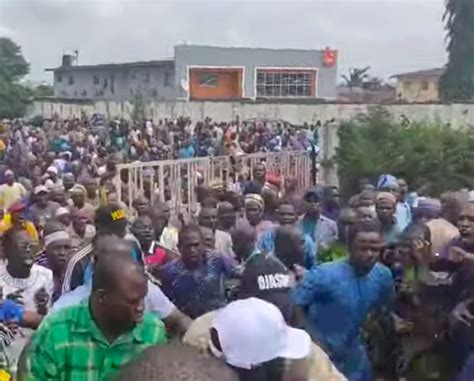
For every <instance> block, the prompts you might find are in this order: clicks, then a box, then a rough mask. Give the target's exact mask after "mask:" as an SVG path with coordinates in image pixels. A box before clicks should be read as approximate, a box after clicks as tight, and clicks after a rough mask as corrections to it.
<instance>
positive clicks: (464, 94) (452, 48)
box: [440, 0, 474, 101]
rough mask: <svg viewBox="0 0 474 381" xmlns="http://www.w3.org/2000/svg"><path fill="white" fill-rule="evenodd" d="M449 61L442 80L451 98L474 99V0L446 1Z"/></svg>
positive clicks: (443, 94) (447, 97)
mask: <svg viewBox="0 0 474 381" xmlns="http://www.w3.org/2000/svg"><path fill="white" fill-rule="evenodd" d="M444 20H445V22H446V30H447V38H448V41H449V43H448V53H449V60H448V65H447V67H446V70H445V72H444V74H443V76H442V77H441V79H440V94H441V97H442V98H443V99H444V100H447V101H472V100H474V1H472V0H446V13H445V15H444Z"/></svg>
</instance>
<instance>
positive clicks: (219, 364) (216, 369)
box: [118, 344, 239, 381]
mask: <svg viewBox="0 0 474 381" xmlns="http://www.w3.org/2000/svg"><path fill="white" fill-rule="evenodd" d="M133 379H139V380H140V381H152V380H159V381H188V380H193V381H208V380H220V381H238V379H239V378H238V377H237V375H236V374H235V373H234V372H233V371H232V369H231V368H230V367H228V366H227V365H226V364H225V362H224V361H220V360H218V359H216V358H214V357H212V356H210V355H208V354H205V353H202V351H199V350H198V349H196V348H193V347H190V346H187V345H184V344H171V345H166V346H155V347H150V348H148V349H147V350H145V351H144V352H143V353H142V354H141V355H140V356H139V357H137V358H136V359H135V360H133V361H132V362H130V363H128V364H127V365H125V366H124V367H123V368H122V369H121V371H120V374H119V377H118V381H129V380H133Z"/></svg>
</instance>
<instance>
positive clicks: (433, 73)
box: [390, 68, 444, 78]
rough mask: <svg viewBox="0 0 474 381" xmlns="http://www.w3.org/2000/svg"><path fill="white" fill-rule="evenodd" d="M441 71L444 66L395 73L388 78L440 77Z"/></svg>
mask: <svg viewBox="0 0 474 381" xmlns="http://www.w3.org/2000/svg"><path fill="white" fill-rule="evenodd" d="M443 72H444V68H437V69H429V70H418V71H412V72H409V73H401V74H395V75H392V76H391V77H390V78H415V77H440V76H441V74H443Z"/></svg>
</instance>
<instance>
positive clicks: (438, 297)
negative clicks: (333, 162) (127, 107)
mask: <svg viewBox="0 0 474 381" xmlns="http://www.w3.org/2000/svg"><path fill="white" fill-rule="evenodd" d="M313 130H314V128H312V127H308V126H304V128H302V129H295V130H293V129H291V128H289V126H288V125H286V124H285V123H282V122H278V121H275V122H259V121H251V122H240V121H239V120H236V121H232V122H230V123H215V122H213V121H212V120H210V119H205V120H204V121H202V122H198V123H192V122H191V121H190V120H188V119H184V118H180V119H178V120H174V121H169V120H162V121H158V122H157V123H153V122H152V121H151V120H148V121H146V122H144V123H143V125H140V126H138V125H135V124H130V123H127V122H126V121H123V120H117V121H111V122H109V123H105V122H104V121H103V120H102V119H101V118H97V117H95V118H93V119H92V120H83V119H81V120H80V119H74V120H65V121H60V120H51V121H44V122H43V124H42V126H41V127H33V126H32V125H29V124H25V123H17V122H15V123H13V124H11V125H10V126H8V129H7V130H5V131H4V132H5V136H6V138H5V139H3V142H4V143H5V144H4V149H3V151H2V154H3V162H4V164H3V165H2V167H1V168H0V169H1V170H0V180H1V182H2V185H0V202H1V208H0V209H1V210H2V211H3V213H4V215H3V218H2V221H1V223H0V234H1V238H2V255H3V258H4V260H3V261H2V263H1V264H0V271H1V272H3V273H2V274H1V275H2V276H3V278H0V287H1V288H2V291H3V294H4V295H3V297H4V299H5V300H8V301H9V302H8V303H4V304H3V306H2V307H1V308H0V317H1V316H3V318H2V319H0V320H2V321H1V325H0V328H1V329H0V332H3V336H2V335H0V343H2V345H3V347H2V348H3V350H4V352H11V353H10V354H11V355H12V356H11V357H15V356H17V357H16V360H18V356H19V354H20V353H19V352H21V349H22V348H25V349H24V353H23V356H25V357H26V358H27V359H28V361H26V365H25V366H24V369H20V370H19V372H20V373H19V374H21V373H22V372H24V373H25V374H28V375H29V376H31V375H33V376H34V377H36V378H37V379H42V377H45V374H46V373H47V372H50V371H51V372H53V373H55V374H61V375H60V376H59V377H60V378H62V379H69V378H68V377H79V378H81V377H82V378H86V377H91V378H94V377H96V378H94V379H104V377H105V376H109V375H111V374H114V375H116V376H117V377H118V379H123V380H125V379H130V378H132V377H142V378H143V379H144V380H148V379H150V380H151V379H157V378H156V377H157V375H160V377H161V378H160V379H163V380H181V379H183V380H185V379H186V380H196V381H199V380H201V379H202V380H205V379H206V380H207V379H222V380H234V379H235V380H238V379H240V380H245V381H247V380H259V381H278V380H283V379H285V380H286V379H289V380H315V379H317V380H339V381H343V380H351V381H352V380H353V381H358V380H370V379H371V378H370V377H371V376H369V375H370V374H372V373H375V374H376V375H377V376H380V377H382V378H385V379H395V378H407V379H416V380H424V379H425V378H423V377H425V376H426V375H423V376H421V375H420V374H419V373H417V372H419V371H420V367H419V364H418V361H421V360H420V358H425V356H426V357H428V356H434V358H436V359H439V358H441V359H442V360H443V361H441V360H440V361H435V362H434V364H433V363H431V364H430V366H429V367H428V369H429V370H428V371H426V372H427V373H430V372H431V373H433V372H439V373H440V374H441V373H442V374H443V377H445V376H444V375H445V373H443V372H445V369H444V368H443V369H441V365H440V364H441V363H442V364H443V365H444V364H447V368H448V369H449V372H448V373H446V374H449V375H450V376H453V377H454V376H455V375H457V374H461V373H462V372H465V371H466V366H468V365H469V364H470V362H473V361H474V360H473V357H471V350H472V348H473V346H471V344H474V342H471V341H470V337H472V335H471V336H469V333H470V331H469V329H470V326H471V323H472V322H473V321H474V314H472V313H471V310H470V309H469V308H470V307H471V306H472V303H474V302H473V300H474V294H473V291H474V288H473V287H472V286H471V285H472V284H474V283H473V282H472V281H473V280H474V279H473V278H472V277H474V264H473V263H474V203H473V201H474V199H473V198H472V196H473V194H472V193H470V192H469V191H468V190H459V191H456V192H448V193H444V194H442V195H438V197H437V198H435V197H432V196H430V195H424V194H422V192H418V193H417V192H414V190H412V189H410V184H407V182H406V181H405V180H404V179H403V178H402V177H398V178H397V177H395V176H392V175H388V174H387V175H381V176H380V177H379V178H378V179H376V181H369V180H367V179H362V180H361V181H360V187H359V189H357V190H354V192H352V193H353V194H350V195H344V197H341V194H340V193H339V189H338V187H336V186H320V185H315V186H312V187H311V188H309V189H305V190H300V189H299V188H298V184H300V183H301V181H299V179H298V178H293V177H287V178H281V176H276V175H275V173H271V172H270V171H268V170H267V168H266V165H265V162H264V161H262V162H260V163H257V164H256V165H254V167H253V173H252V174H251V176H250V177H249V178H247V177H240V178H239V177H236V178H234V182H233V183H231V184H229V183H228V182H225V181H222V179H212V180H211V181H210V182H209V183H206V182H205V181H204V180H203V179H201V180H200V181H199V183H198V184H195V187H194V188H193V189H195V192H196V197H197V199H198V201H199V208H198V210H196V213H195V214H190V215H189V216H186V218H184V217H183V216H179V215H177V214H176V213H175V211H174V210H173V207H172V205H170V203H169V202H168V201H169V200H168V199H166V197H165V199H163V200H157V199H153V197H151V195H149V194H148V195H147V194H140V195H139V196H138V197H136V198H135V199H134V200H130V205H128V203H127V204H124V203H123V200H121V199H120V198H119V197H118V192H117V189H115V185H116V184H115V183H114V182H113V181H112V180H116V179H117V169H116V166H117V164H118V163H123V162H127V161H132V160H140V161H150V160H165V159H168V160H171V159H178V158H190V157H198V156H210V155H222V154H230V155H233V156H234V157H235V156H238V155H239V154H244V153H252V152H262V151H263V152H276V151H280V150H306V149H308V148H311V147H312V146H313V145H314V143H315V137H314V135H313V136H310V135H311V134H312V133H313V132H314V131H313ZM298 176H310V174H298ZM276 177H277V178H276ZM10 301H11V302H10ZM379 310H380V311H379ZM379 312H380V315H379V314H378V313H379ZM373 313H374V315H373ZM7 317H8V319H7ZM387 317H388V318H387ZM158 318H159V319H158ZM325 319H328V320H325ZM367 320H368V321H369V323H370V324H368V325H365V323H366V321H367ZM12 321H13V322H14V323H15V324H16V328H15V329H20V330H21V331H22V333H21V338H22V339H25V338H26V339H28V340H30V344H29V345H27V346H25V345H26V341H27V340H24V342H21V340H19V339H18V336H20V335H18V336H16V332H17V331H15V330H13V331H12V328H11V326H12V324H11V323H12ZM161 321H163V322H164V324H163V323H162V322H161ZM387 321H390V322H391V323H390V324H391V325H390V328H386V327H387V326H386V325H384V324H386V323H387ZM91 322H93V327H94V328H91V324H92V323H91ZM68 324H71V325H70V326H69V325H68ZM380 326H382V327H384V328H382V329H379V330H378V331H377V327H380ZM64 327H66V328H64ZM374 327H375V328H374ZM33 330H36V331H35V332H33ZM91 330H93V332H92V331H91ZM360 331H363V332H364V335H363V336H361V335H360V334H359V332H360ZM84 332H89V333H90V332H92V333H91V335H92V336H94V335H95V339H97V335H99V339H100V340H98V341H99V342H100V341H101V340H102V341H103V342H104V343H107V345H108V347H110V352H107V353H106V352H104V351H103V348H104V347H99V346H97V340H96V341H94V340H95V339H92V338H91V336H90V335H89V336H87V335H84ZM381 332H382V333H381ZM76 334H77V335H76ZM80 334H82V336H81V335H80ZM183 335H184V337H182V336H183ZM167 336H173V337H178V338H179V339H182V340H181V341H183V343H184V344H176V343H174V344H167V345H163V344H165V342H166V341H167ZM2 337H5V339H4V340H1V339H2ZM341 337H342V338H343V339H344V340H346V341H344V340H342V339H341ZM131 338H133V339H131ZM116 342H119V343H120V344H121V345H122V344H123V345H124V348H125V350H123V351H121V350H119V348H118V347H119V346H118V345H117V348H114V343H116ZM65 343H70V345H66V344H65ZM137 343H138V344H137ZM387 343H389V344H387ZM414 343H416V344H417V345H418V344H419V343H421V344H420V345H418V346H415V344H414ZM365 344H367V353H366V350H365V349H364V348H366V345H365ZM17 345H18V348H19V349H20V351H17V352H16V353H14V352H15V350H14V349H15V348H16V349H18V348H17V347H16V346H17ZM193 346H194V347H199V348H200V350H198V349H195V348H192V347H193ZM452 346H454V347H455V348H456V349H457V351H454V352H453V353H455V354H456V356H454V357H455V360H452V359H451V357H450V355H451V352H449V350H448V349H449V348H451V347H452ZM147 347H148V349H146V348H147ZM75 348H76V349H75ZM84 348H89V349H84ZM91 348H92V349H91ZM203 348H205V351H204V352H203V351H202V349H203ZM410 348H411V349H410ZM420 348H421V349H420ZM447 348H448V349H447ZM68 351H70V352H68ZM74 351H77V352H74ZM446 351H448V352H449V354H450V355H449V356H448V355H446ZM84 353H86V354H87V356H89V357H87V358H85V357H84V359H83V360H84V362H83V363H82V364H80V366H79V364H76V363H75V362H74V361H73V362H72V363H67V362H66V363H64V361H65V360H64V359H65V358H70V357H71V356H72V357H71V358H76V357H74V356H77V358H81V360H80V361H82V356H83V354H84ZM380 353H382V354H385V355H386V357H384V356H381V355H380ZM48 356H49V357H48ZM51 356H52V358H51ZM68 356H69V357H68ZM95 356H97V358H96V357H95ZM100 356H110V358H107V361H106V363H109V362H110V363H114V364H115V365H114V366H112V367H111V368H110V369H109V368H108V367H107V366H106V367H104V369H99V368H100V366H98V364H96V363H95V362H96V361H100V360H99V359H98V358H99V357H100ZM437 356H438V357H437ZM381 357H383V359H382V360H381ZM369 360H370V362H369ZM48 361H50V362H51V364H50V365H49V366H46V363H47V362H48ZM77 361H79V360H77ZM114 361H115V362H114ZM20 363H21V361H20V362H19V364H20ZM15 364H16V362H15ZM400 364H403V366H402V365H400ZM0 365H1V364H0ZM10 365H11V362H10ZM122 365H123V366H122ZM1 366H2V367H3V368H5V369H6V367H4V366H3V365H1ZM53 367H54V369H53ZM114 367H115V368H114ZM119 368H121V369H119ZM315 375H318V376H315ZM318 377H319V378H318ZM364 377H368V378H364ZM79 378H78V379H79ZM439 379H448V378H439ZM462 380H463V381H464V379H462Z"/></svg>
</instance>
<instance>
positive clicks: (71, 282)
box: [61, 242, 94, 294]
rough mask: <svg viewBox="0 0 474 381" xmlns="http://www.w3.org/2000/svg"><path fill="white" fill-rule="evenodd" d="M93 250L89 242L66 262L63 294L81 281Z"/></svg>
mask: <svg viewBox="0 0 474 381" xmlns="http://www.w3.org/2000/svg"><path fill="white" fill-rule="evenodd" d="M93 250H94V245H93V244H92V242H91V243H88V244H87V245H86V246H84V247H83V248H81V249H79V250H78V251H77V252H76V253H75V254H74V255H73V256H72V257H71V259H70V260H69V262H68V264H67V267H66V271H65V272H64V278H63V284H62V287H61V294H65V293H67V292H69V291H71V290H74V289H75V288H76V287H78V286H80V285H81V284H82V283H83V281H84V274H85V271H86V267H87V265H88V264H89V262H90V257H91V253H92V251H93Z"/></svg>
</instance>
